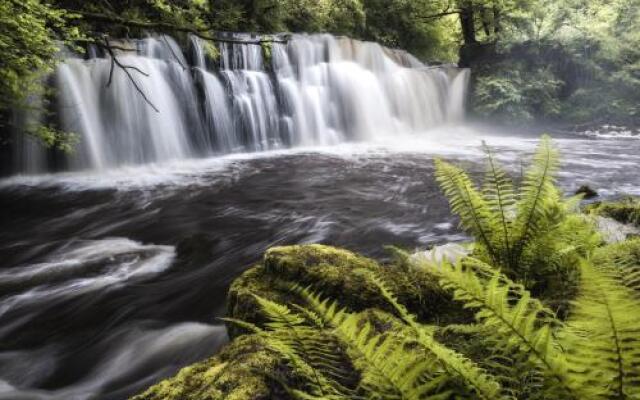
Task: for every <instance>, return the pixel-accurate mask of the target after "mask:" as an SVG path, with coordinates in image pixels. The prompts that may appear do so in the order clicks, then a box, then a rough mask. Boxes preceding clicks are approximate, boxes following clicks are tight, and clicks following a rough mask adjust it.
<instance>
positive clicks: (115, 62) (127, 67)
mask: <svg viewBox="0 0 640 400" xmlns="http://www.w3.org/2000/svg"><path fill="white" fill-rule="evenodd" d="M103 47H104V48H105V49H106V50H107V53H109V56H110V57H111V68H110V69H109V80H108V81H107V87H108V86H110V85H111V81H112V78H113V70H114V68H115V67H116V66H117V67H118V68H120V69H122V71H124V73H125V74H126V75H127V78H129V81H130V82H131V83H132V84H133V87H134V88H135V89H136V91H137V92H138V93H140V96H142V98H143V99H144V101H145V102H146V103H147V104H148V105H149V106H150V107H151V108H153V109H154V110H155V112H157V113H159V112H160V110H158V108H157V107H156V106H155V105H154V104H153V103H152V102H151V100H149V98H148V97H147V95H146V94H145V92H144V91H143V90H142V88H141V87H140V86H139V85H138V82H136V80H135V78H134V77H133V76H132V75H131V73H130V72H129V70H130V69H132V70H134V71H136V72H139V73H140V74H142V75H144V76H147V77H148V76H149V74H147V73H146V72H144V71H142V70H141V69H139V68H138V67H135V66H133V65H124V64H122V63H121V62H120V60H118V57H116V55H115V53H114V52H113V48H112V47H111V46H110V44H109V39H107V38H106V37H105V38H104V44H103Z"/></svg>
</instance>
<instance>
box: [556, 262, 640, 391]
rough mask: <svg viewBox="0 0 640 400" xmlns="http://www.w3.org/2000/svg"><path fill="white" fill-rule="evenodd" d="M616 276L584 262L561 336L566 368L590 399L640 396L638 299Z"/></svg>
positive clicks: (639, 308) (609, 271)
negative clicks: (573, 304) (565, 353)
mask: <svg viewBox="0 0 640 400" xmlns="http://www.w3.org/2000/svg"><path fill="white" fill-rule="evenodd" d="M612 272H613V274H612ZM616 275H617V271H611V270H610V269H609V268H607V267H604V268H596V267H594V266H592V265H591V264H589V263H586V262H585V263H584V265H583V268H582V277H583V279H582V284H581V287H580V296H579V297H578V299H576V301H575V306H574V308H573V311H572V315H571V318H570V319H569V320H568V322H567V325H568V328H567V329H566V330H565V332H564V335H563V338H564V345H565V347H566V348H567V349H568V352H567V353H568V356H567V357H568V360H569V361H570V365H571V368H570V371H571V373H572V374H573V375H574V379H575V380H576V381H577V382H580V384H581V385H582V386H583V387H585V389H588V390H589V395H590V398H594V399H637V398H640V315H639V314H638V310H640V301H639V300H638V299H637V298H636V297H635V296H634V294H633V292H632V291H631V290H630V289H628V288H626V287H624V286H621V285H619V284H618V282H616V279H615V276H616ZM603 382H608V383H609V384H607V385H604V384H603Z"/></svg>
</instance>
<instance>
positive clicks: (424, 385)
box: [290, 284, 451, 400]
mask: <svg viewBox="0 0 640 400" xmlns="http://www.w3.org/2000/svg"><path fill="white" fill-rule="evenodd" d="M290 288H291V291H292V292H294V293H297V294H298V295H299V296H300V297H301V298H303V299H305V301H306V302H307V304H309V306H310V307H311V308H312V309H313V311H314V312H315V313H316V314H317V315H320V316H321V317H322V318H323V319H324V320H325V321H326V324H327V325H330V326H333V328H334V333H335V334H336V335H337V337H339V338H340V339H341V340H342V341H343V343H344V344H345V345H346V346H348V348H349V349H350V352H351V354H352V357H353V358H354V359H355V360H362V361H361V362H360V363H359V365H360V368H361V370H362V377H361V386H362V387H363V389H365V390H366V391H367V393H368V398H372V399H380V400H386V399H406V400H412V399H416V400H417V399H432V400H437V399H446V398H448V397H449V396H450V395H451V393H450V392H449V391H442V390H439V388H440V386H441V385H442V384H444V381H445V380H446V377H444V376H442V373H441V372H440V373H438V371H441V369H440V368H439V367H438V363H437V360H435V359H433V357H429V356H428V355H427V354H421V353H420V352H416V351H415V348H414V347H415V346H412V347H407V346H408V344H407V341H406V338H403V337H398V336H395V335H387V334H376V333H375V331H374V329H373V328H372V326H371V324H370V323H369V322H363V321H362V320H361V318H359V317H358V316H357V315H355V314H350V313H348V312H346V311H345V310H344V309H339V307H338V306H337V303H336V302H335V301H334V302H329V301H328V300H322V299H321V297H320V296H319V295H317V294H315V293H313V292H312V291H311V290H310V288H303V287H301V286H299V285H297V284H292V285H291V286H290ZM427 378H428V379H427Z"/></svg>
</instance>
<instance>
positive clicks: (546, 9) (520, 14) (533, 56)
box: [462, 0, 640, 125]
mask: <svg viewBox="0 0 640 400" xmlns="http://www.w3.org/2000/svg"><path fill="white" fill-rule="evenodd" d="M484 2H485V3H492V5H491V6H492V7H493V6H494V5H496V4H498V3H501V2H498V1H490V0H487V1H484ZM473 3H474V4H476V5H477V6H478V7H481V6H480V5H479V4H478V3H480V2H479V1H478V2H476V1H474V2H473ZM498 8H499V9H501V10H502V12H501V13H500V29H499V32H498V33H495V32H494V31H492V30H490V31H489V32H490V34H489V35H486V34H481V35H480V36H479V38H480V39H479V40H480V44H475V45H470V46H466V48H464V49H463V52H462V53H463V63H465V64H467V65H471V66H472V67H473V68H474V71H475V76H474V85H473V86H474V90H473V101H472V106H473V108H474V111H475V112H476V113H477V114H478V115H480V116H482V117H489V118H496V117H498V118H501V119H503V120H506V121H508V120H509V118H510V117H512V116H514V115H515V116H516V117H517V118H523V119H525V120H529V121H532V120H545V121H561V122H571V123H579V124H589V125H594V124H604V123H607V122H613V123H617V124H637V123H638V122H639V121H640V109H639V108H638V100H640V97H638V93H640V92H639V91H638V89H639V88H640V87H639V83H640V80H639V79H638V71H639V65H640V52H639V51H638V48H640V46H639V44H640V34H638V32H637V29H635V27H636V26H637V24H638V22H640V2H639V1H638V0H615V1H607V0H593V1H582V0H562V1H551V0H532V1H527V2H523V1H514V2H512V4H511V5H506V6H502V7H501V6H498ZM479 14H480V15H479V16H476V22H475V24H476V28H477V30H478V31H479V32H484V31H485V30H483V29H481V26H483V24H484V23H483V22H482V21H483V20H484V17H482V12H480V11H479ZM488 22H489V23H492V22H493V21H488Z"/></svg>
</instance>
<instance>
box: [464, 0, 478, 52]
mask: <svg viewBox="0 0 640 400" xmlns="http://www.w3.org/2000/svg"><path fill="white" fill-rule="evenodd" d="M460 27H461V28H462V37H463V39H464V44H465V45H469V44H475V43H478V41H477V40H476V27H475V21H474V15H473V2H472V1H471V0H462V1H461V2H460Z"/></svg>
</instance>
